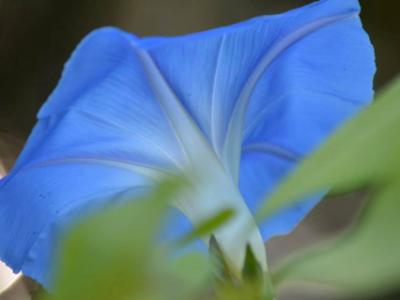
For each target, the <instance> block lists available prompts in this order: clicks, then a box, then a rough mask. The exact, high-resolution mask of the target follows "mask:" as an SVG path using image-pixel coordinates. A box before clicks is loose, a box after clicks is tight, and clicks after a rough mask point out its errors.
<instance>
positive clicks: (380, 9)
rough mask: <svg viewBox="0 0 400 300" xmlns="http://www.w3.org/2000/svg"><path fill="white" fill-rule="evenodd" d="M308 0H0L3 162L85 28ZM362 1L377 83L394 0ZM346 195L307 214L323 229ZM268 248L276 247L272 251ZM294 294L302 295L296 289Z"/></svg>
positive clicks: (280, 7) (169, 23) (174, 22)
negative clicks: (373, 51) (374, 48)
mask: <svg viewBox="0 0 400 300" xmlns="http://www.w3.org/2000/svg"><path fill="white" fill-rule="evenodd" d="M343 1H346V0H343ZM309 2H312V1H310V0H308V1H307V0H202V1H199V0H168V1H165V0H97V1H93V0H92V1H89V0H80V1H74V0H0V155H1V156H2V158H3V159H5V160H6V167H10V165H11V164H12V158H13V157H15V155H16V154H17V152H18V149H19V148H20V147H21V145H22V144H23V141H24V140H25V138H26V137H27V135H28V134H29V132H30V130H31V128H32V126H33V124H34V122H35V114H36V112H37V110H38V109H39V107H40V105H41V104H42V103H43V101H45V99H46V98H47V96H48V95H49V93H50V92H51V91H52V89H53V88H54V86H55V84H56V83H57V80H58V78H59V76H60V73H61V71H62V66H63V64H64V62H65V61H66V60H67V59H68V57H69V55H70V53H71V51H72V50H73V49H74V47H75V46H76V44H77V43H78V42H79V41H80V40H81V39H82V37H83V36H84V35H86V34H87V33H88V32H89V31H91V30H93V29H95V28H97V27H101V26H109V25H112V26H118V27H122V28H124V29H126V30H128V31H131V32H133V33H135V34H137V35H139V36H143V35H176V34H182V33H188V32H193V31H200V30H204V29H208V28H212V27H215V26H221V25H226V24H230V23H232V22H237V21H240V20H242V19H246V18H249V17H252V16H256V15H260V14H266V13H277V12H283V11H285V10H287V9H289V8H294V7H298V6H301V5H304V4H306V3H309ZM361 2H362V5H363V14H362V17H363V20H364V25H365V27H366V29H367V30H368V32H369V33H370V35H371V39H372V40H373V43H374V45H375V47H376V54H377V64H378V74H377V77H376V87H377V89H379V88H380V87H382V86H383V85H384V84H386V83H387V82H388V81H389V80H390V79H392V78H393V77H394V76H395V75H396V74H398V73H399V72H400V18H399V17H398V8H400V4H399V1H396V0H386V1H378V0H361ZM355 80H356V79H355ZM349 197H350V198H351V199H349V198H344V199H340V200H335V201H326V202H324V203H322V204H321V205H320V207H319V208H318V209H317V212H318V213H314V214H312V215H311V216H310V217H309V218H308V220H307V221H308V222H309V223H313V224H317V225H316V226H315V227H316V228H319V229H318V230H319V231H320V233H322V234H329V233H330V232H331V231H332V228H334V229H335V230H337V228H341V227H342V226H343V225H342V224H344V223H346V222H348V221H349V220H351V219H352V217H353V216H354V211H357V208H358V207H360V205H361V202H362V201H360V197H359V195H358V196H357V195H356V196H354V195H351V196H349ZM348 203H351V204H350V205H349V204H348ZM343 207H347V209H346V210H343ZM327 212H328V213H327ZM302 230H303V228H302V227H300V228H299V229H297V230H296V232H295V233H294V236H296V235H297V239H302V237H303V236H302V234H303V233H302ZM305 240H307V238H305ZM303 244H304V243H303ZM271 247H272V251H271V252H275V253H276V252H278V253H279V252H281V251H282V248H284V249H285V248H286V249H289V248H293V245H292V244H291V240H290V239H289V240H282V241H280V242H278V243H276V246H274V244H272V246H271ZM274 247H275V248H276V247H278V248H279V250H278V251H277V250H275V251H274ZM288 299H289V298H288ZM295 299H297V300H301V299H303V298H302V297H301V296H299V295H297V296H296V297H295ZM304 299H312V297H310V296H308V297H307V298H304ZM314 299H321V297H318V298H314ZM325 299H328V298H325ZM379 299H400V296H399V295H394V296H392V297H388V298H384V297H381V298H379Z"/></svg>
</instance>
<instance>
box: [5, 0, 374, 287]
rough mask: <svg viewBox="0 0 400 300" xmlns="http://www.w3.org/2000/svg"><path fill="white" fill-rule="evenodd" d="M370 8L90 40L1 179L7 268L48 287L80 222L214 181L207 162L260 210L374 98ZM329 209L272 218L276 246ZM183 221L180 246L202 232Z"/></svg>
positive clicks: (310, 9)
mask: <svg viewBox="0 0 400 300" xmlns="http://www.w3.org/2000/svg"><path fill="white" fill-rule="evenodd" d="M358 10H359V5H358V1H356V0H346V1H343V0H322V1H318V2H315V3H314V4H311V5H309V6H305V7H303V8H301V9H297V10H293V11H291V12H289V13H287V14H282V15H276V16H267V17H259V18H255V19H252V20H250V21H246V22H242V23H239V24H236V25H233V26H229V27H224V28H220V29H215V30H211V31H207V32H203V33H197V34H193V35H188V36H183V37H173V38H158V37H153V38H145V39H139V38H137V37H134V36H132V35H129V34H127V33H124V32H121V31H119V30H116V29H102V30H99V31H97V32H95V33H92V34H91V35H89V36H88V37H87V38H86V39H85V40H84V41H83V42H82V43H81V45H80V46H79V47H78V48H77V50H76V51H75V53H74V54H73V56H72V58H71V60H70V61H69V62H68V64H67V65H66V68H65V70H64V73H63V76H62V79H61V80H60V83H59V85H58V86H57V88H56V89H55V91H54V92H53V94H52V95H51V96H50V98H49V99H48V101H47V102H46V104H45V105H44V106H43V107H42V109H41V111H40V112H39V115H38V119H39V121H38V124H37V125H36V127H35V129H34V131H33V133H32V135H31V137H30V139H29V141H28V143H27V145H26V147H25V149H24V151H23V153H22V154H21V156H20V158H19V160H18V161H17V163H16V165H15V167H14V169H13V170H12V172H11V173H10V175H9V176H8V177H7V178H5V179H4V180H2V181H1V182H0V232H2V233H5V234H2V235H1V237H0V257H1V258H2V259H4V260H5V261H6V263H8V264H9V265H11V266H12V267H13V268H14V270H16V271H18V270H20V269H22V270H23V271H24V272H25V273H26V274H28V275H31V276H32V277H34V278H36V279H37V280H38V281H40V282H42V283H44V284H46V283H47V279H48V270H49V267H50V265H51V257H52V253H53V251H54V248H55V247H56V246H55V245H56V243H57V237H58V236H59V233H60V232H62V231H63V230H65V228H66V227H68V224H69V222H71V220H73V219H74V218H75V217H77V216H81V215H84V214H85V212H86V211H87V210H88V209H90V208H97V209H98V208H99V207H102V206H103V205H106V203H108V202H109V201H108V200H107V199H112V198H114V197H113V196H115V195H117V194H119V193H121V192H124V191H126V190H128V189H133V190H134V191H137V192H138V193H141V192H143V190H146V188H147V187H149V186H151V184H152V183H153V182H154V178H158V177H159V176H162V175H163V174H166V173H170V172H173V173H174V172H178V171H180V170H182V168H183V166H185V165H187V164H188V162H190V163H191V164H193V165H194V166H195V169H196V168H200V169H201V172H200V173H202V175H204V171H205V169H207V167H209V166H208V164H207V163H205V162H204V161H203V159H204V158H205V157H206V158H207V159H206V162H210V164H213V168H211V167H210V170H212V171H210V173H212V175H215V174H217V175H218V176H219V177H218V181H216V182H214V183H213V185H212V188H215V187H216V186H217V188H216V189H218V184H217V183H219V182H223V183H224V184H222V185H221V184H220V187H219V190H206V189H204V191H203V190H201V193H203V194H204V196H207V197H206V198H207V199H208V198H210V197H209V196H210V195H213V196H214V197H216V198H220V197H221V196H223V195H224V193H225V195H230V196H232V195H234V197H233V198H238V199H239V198H241V196H240V194H239V193H238V192H236V191H235V190H234V188H233V187H234V186H235V184H238V185H239V187H240V191H241V193H242V195H243V198H244V200H245V201H246V202H247V205H248V206H249V207H250V208H251V209H256V208H257V206H258V204H259V202H260V200H261V199H262V198H263V196H264V195H265V194H268V193H270V192H271V191H272V190H273V188H274V187H275V186H276V185H277V184H278V183H279V182H280V180H282V178H283V177H284V176H285V175H286V174H287V173H288V172H289V171H290V170H291V169H292V168H293V167H294V166H295V164H296V162H297V161H298V160H299V159H301V158H302V157H304V155H306V154H308V153H309V152H310V151H311V150H312V149H313V148H315V146H317V145H318V144H319V143H320V142H321V141H322V139H323V138H324V137H325V136H326V135H327V134H329V133H330V132H331V131H332V130H334V129H335V128H336V126H338V124H340V123H341V122H342V121H344V120H345V119H346V118H348V117H349V116H351V115H352V114H354V113H355V112H356V111H357V110H359V108H360V107H361V106H362V105H364V104H366V103H367V102H368V101H369V100H370V99H371V98H372V86H371V85H372V76H373V73H374V65H373V52H372V47H371V46H370V43H369V40H368V38H367V36H366V34H365V33H364V31H363V30H362V28H361V25H360V21H359V19H358V16H357V14H358ZM218 160H219V161H218ZM202 165H203V166H202ZM204 165H206V166H204ZM219 166H221V168H222V169H218V168H219ZM216 169H218V170H217V171H215V170H216ZM221 174H222V175H221ZM221 176H222V177H223V178H222V179H221ZM224 176H226V178H225V177H224ZM210 178H213V177H212V176H210ZM224 189H229V191H226V190H224ZM237 195H239V197H238V196H237ZM207 199H201V200H207ZM214 200H215V199H209V200H208V201H214ZM317 200H318V198H313V199H309V200H305V201H304V202H303V203H302V204H300V205H299V206H297V207H292V208H288V210H287V211H283V212H281V213H280V214H278V215H276V216H274V217H273V218H271V219H270V220H267V222H266V224H264V225H265V226H262V231H263V233H264V237H266V238H269V237H271V236H273V235H276V234H282V233H286V232H288V231H289V230H290V229H292V228H293V226H295V224H296V223H297V222H298V221H299V220H300V219H301V218H302V217H303V216H304V215H305V214H306V213H307V211H308V210H309V209H310V208H311V207H312V206H313V205H314V204H315V203H316V201H317ZM238 201H241V200H240V199H239V200H238ZM214 202H215V201H214ZM192 204H193V203H192ZM195 204H196V205H198V206H199V207H200V208H202V209H203V208H204V209H206V210H207V209H208V210H212V209H213V208H214V206H215V205H216V206H218V203H214V206H212V205H211V204H212V203H211V202H210V203H208V202H207V203H205V204H204V203H195ZM208 204H210V205H208ZM202 205H203V206H202ZM239 206H240V205H239ZM246 209H247V207H245V206H244V208H243V210H246ZM188 213H191V214H194V215H195V214H196V213H198V214H199V215H204V211H201V212H197V211H196V212H188ZM192 217H193V216H192ZM176 218H178V217H176ZM179 220H180V219H179ZM192 221H193V220H192ZM178 224H181V225H182V226H179V225H175V226H176V227H179V228H176V227H174V229H177V230H176V231H175V230H174V232H173V234H175V235H176V234H180V233H181V232H182V230H187V227H188V226H187V220H186V221H185V220H182V222H181V221H179V222H178ZM15 236H18V239H17V240H16V239H14V237H15ZM38 236H40V238H38Z"/></svg>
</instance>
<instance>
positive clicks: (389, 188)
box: [261, 80, 400, 295]
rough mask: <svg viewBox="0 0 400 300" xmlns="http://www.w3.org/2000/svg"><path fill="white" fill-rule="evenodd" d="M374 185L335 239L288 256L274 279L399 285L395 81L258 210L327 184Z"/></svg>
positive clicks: (342, 286) (366, 288)
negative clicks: (351, 223)
mask: <svg viewBox="0 0 400 300" xmlns="http://www.w3.org/2000/svg"><path fill="white" fill-rule="evenodd" d="M367 186H368V187H370V189H371V190H372V191H373V193H372V194H373V195H372V197H371V198H370V199H369V203H368V206H367V208H366V211H365V212H364V214H363V215H362V218H361V219H360V220H359V222H358V224H357V225H356V226H355V227H354V228H353V229H352V230H351V231H350V232H348V233H346V234H345V235H344V236H342V237H340V238H339V239H338V240H337V241H335V242H331V243H329V244H326V245H318V246H316V247H314V248H313V249H310V250H309V251H307V252H306V253H304V254H302V255H297V256H296V257H295V258H292V259H288V261H287V262H286V264H284V265H283V266H282V268H281V269H280V270H278V272H277V274H276V277H275V281H276V282H277V283H282V282H283V281H288V280H305V281H311V282H317V283H323V284H329V285H333V286H335V287H337V288H338V289H339V290H340V291H342V292H346V293H352V294H357V295H359V294H364V293H369V294H371V293H377V292H380V291H382V290H386V289H394V288H397V287H398V286H399V285H400V255H399V253H400V238H399V234H398V229H399V228H400V218H399V216H398V213H399V212H400V199H399V195H400V81H399V80H398V81H396V82H395V83H394V84H392V85H391V86H390V87H389V88H388V89H387V90H385V91H384V92H383V93H382V94H381V95H380V96H379V97H378V99H377V101H376V103H375V104H374V105H372V106H371V107H370V108H369V109H367V110H366V111H364V112H363V113H362V114H361V115H360V116H359V117H358V118H355V119H354V120H352V121H350V122H349V123H348V124H347V125H346V126H345V127H343V128H342V129H341V130H340V131H339V132H338V133H337V134H336V135H334V136H333V137H332V138H331V139H330V140H329V141H328V142H327V143H326V144H325V145H323V146H322V147H321V149H319V150H318V151H317V152H316V153H315V154H314V155H312V156H311V157H310V158H309V159H307V160H306V161H304V163H303V164H302V165H301V166H299V168H298V169H297V170H296V171H295V172H294V173H293V174H292V175H291V176H289V178H288V179H287V180H286V181H285V182H284V183H283V184H282V185H281V186H280V187H279V188H278V190H277V192H276V193H275V194H274V195H273V196H272V198H271V199H270V200H269V201H268V202H266V204H265V206H264V208H263V210H262V212H261V215H262V216H267V215H269V214H271V213H272V212H274V211H276V210H277V209H279V208H281V207H283V206H285V205H288V204H290V203H293V202H295V201H297V199H299V198H301V196H305V195H308V194H310V193H312V192H317V191H323V190H326V189H327V188H331V193H339V192H344V191H349V190H353V189H356V188H361V187H367Z"/></svg>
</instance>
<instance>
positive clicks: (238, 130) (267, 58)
mask: <svg viewBox="0 0 400 300" xmlns="http://www.w3.org/2000/svg"><path fill="white" fill-rule="evenodd" d="M357 16H358V14H353V13H352V14H345V15H338V16H332V17H326V18H323V19H320V20H316V21H314V22H311V23H308V24H305V25H304V26H302V27H300V28H299V29H297V30H295V31H293V32H292V33H291V34H289V35H287V36H286V37H285V38H283V39H281V40H280V41H279V42H278V43H277V44H276V45H275V46H274V47H272V48H271V49H269V50H268V51H267V52H266V53H265V55H264V56H263V57H262V58H261V60H260V62H259V63H258V65H257V66H256V67H255V68H254V71H253V73H252V74H251V75H250V76H249V78H248V80H247V82H246V84H245V85H244V87H243V89H242V91H241V93H240V95H239V98H238V99H237V102H236V104H235V108H234V110H233V113H232V116H231V118H230V121H229V125H228V130H227V133H226V136H225V143H224V147H223V156H222V157H223V158H224V164H225V166H226V167H227V168H229V171H230V173H231V174H232V176H233V177H234V178H235V180H236V181H238V178H239V164H240V155H241V146H242V145H241V144H242V140H243V126H244V121H245V117H246V111H247V107H248V104H249V101H250V98H251V95H252V93H253V91H254V88H255V87H256V85H257V82H258V81H259V79H260V77H261V76H262V75H263V73H264V72H265V71H266V69H267V68H268V66H270V65H271V63H272V62H273V61H274V60H275V59H276V58H277V57H278V56H279V55H280V54H281V53H282V52H284V51H285V50H286V49H287V48H289V47H290V46H291V45H293V44H294V43H296V42H298V41H299V40H301V39H302V38H304V37H305V36H307V35H308V34H311V33H313V32H315V31H317V30H318V29H320V28H324V27H326V26H329V25H331V24H335V23H336V22H339V21H343V20H347V19H351V18H355V17H357Z"/></svg>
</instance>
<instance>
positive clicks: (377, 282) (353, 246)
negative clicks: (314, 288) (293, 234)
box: [274, 178, 400, 296]
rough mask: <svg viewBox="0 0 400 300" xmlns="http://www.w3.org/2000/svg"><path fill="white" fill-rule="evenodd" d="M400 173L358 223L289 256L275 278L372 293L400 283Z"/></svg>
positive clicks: (395, 286)
mask: <svg viewBox="0 0 400 300" xmlns="http://www.w3.org/2000/svg"><path fill="white" fill-rule="evenodd" d="M399 212H400V178H399V180H398V181H397V182H395V184H391V185H390V186H388V187H387V188H386V189H382V190H381V191H380V192H378V193H377V194H376V195H375V197H374V199H371V201H369V203H368V205H367V207H366V209H365V211H364V213H363V215H362V217H361V220H360V222H359V223H358V224H357V226H356V227H355V228H354V229H353V230H351V231H350V232H348V233H347V234H345V236H343V237H342V238H340V239H339V240H337V241H335V242H332V243H329V244H326V245H324V246H318V247H316V248H314V249H310V250H308V251H306V252H305V253H303V254H301V255H298V256H296V257H294V258H292V259H289V260H288V261H287V262H286V263H285V264H284V265H283V266H282V268H281V269H280V270H279V271H278V272H277V273H276V274H275V276H274V281H275V282H276V283H278V284H279V283H283V282H284V281H289V280H292V281H293V280H299V281H309V282H314V283H321V284H324V285H329V286H333V287H335V288H337V290H338V291H339V292H344V293H351V294H354V295H355V294H357V295H358V296H361V295H367V296H371V295H373V294H377V293H380V292H384V291H386V290H395V289H396V288H398V287H399V286H400V238H399V228H400V226H399V225H400V219H399Z"/></svg>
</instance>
